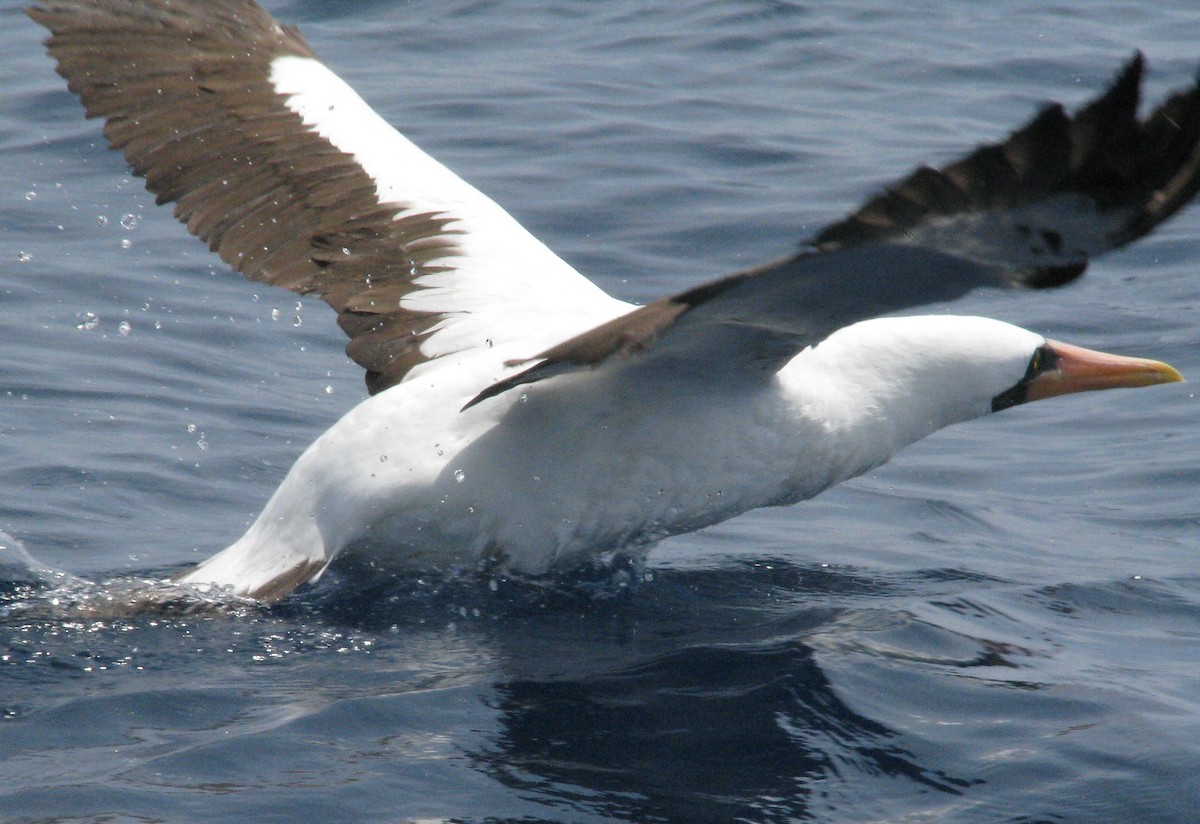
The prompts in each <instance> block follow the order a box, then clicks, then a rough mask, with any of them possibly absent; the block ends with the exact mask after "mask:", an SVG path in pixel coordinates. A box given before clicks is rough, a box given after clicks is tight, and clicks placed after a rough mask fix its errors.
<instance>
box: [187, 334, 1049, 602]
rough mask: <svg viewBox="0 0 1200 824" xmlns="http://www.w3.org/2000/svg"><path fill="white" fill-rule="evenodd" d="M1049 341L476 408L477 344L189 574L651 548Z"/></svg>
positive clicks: (348, 421) (930, 342)
mask: <svg viewBox="0 0 1200 824" xmlns="http://www.w3.org/2000/svg"><path fill="white" fill-rule="evenodd" d="M1044 343H1045V340H1044V339H1043V338H1042V337H1041V336H1039V335H1035V334H1033V333H1031V332H1027V331H1025V330H1023V329H1019V328H1017V327H1015V326H1010V325H1009V324H1005V323H1001V322H1000V321H995V320H989V319H987V318H975V317H959V316H928V317H907V318H892V319H877V320H870V321H864V322H861V323H858V324H855V325H852V326H850V327H846V328H845V329H842V330H840V331H839V332H837V333H835V334H834V335H832V336H830V338H828V339H827V340H825V341H824V342H822V343H821V344H820V345H819V346H816V347H813V348H810V349H806V350H804V351H803V352H801V353H800V354H799V355H797V356H796V357H795V358H793V359H792V360H791V361H790V362H789V363H788V364H787V365H786V366H785V367H784V368H783V369H781V370H780V371H779V372H778V373H776V374H774V375H773V376H771V377H770V378H769V379H768V380H765V381H761V380H745V379H741V380H739V373H733V374H727V375H723V376H721V375H715V376H711V377H707V378H706V377H703V376H697V375H685V376H678V377H677V378H676V379H672V380H665V381H664V380H662V379H661V377H655V378H651V376H647V375H644V374H639V370H638V369H637V368H636V365H634V364H625V365H618V367H617V368H616V369H612V370H603V371H599V372H592V373H584V374H579V375H569V376H564V377H562V378H560V379H558V380H555V381H547V382H544V383H538V384H535V385H533V386H530V387H528V388H526V389H524V391H520V390H514V391H512V392H508V393H505V394H502V395H500V396H498V397H496V398H492V399H490V400H488V401H487V402H485V403H481V404H478V405H476V406H472V407H471V408H469V409H466V410H465V411H461V412H460V410H461V408H462V406H463V405H464V404H465V403H466V402H467V401H469V400H470V399H471V397H472V396H473V395H474V394H475V393H476V392H477V391H478V388H479V386H480V384H481V381H482V376H485V375H488V374H491V373H493V372H494V371H495V370H497V369H500V368H502V361H503V354H502V353H492V352H484V353H478V354H477V355H475V356H474V357H473V358H467V359H463V360H461V361H455V362H453V363H451V364H447V366H446V367H445V368H443V369H439V370H430V371H426V372H425V373H424V375H423V376H421V377H420V378H417V379H414V380H408V381H405V382H403V383H401V384H399V385H397V386H394V387H392V388H391V389H388V390H386V391H384V392H381V393H380V394H378V395H375V396H373V397H371V398H368V399H367V400H365V401H363V402H362V403H361V404H359V405H358V406H357V407H355V408H354V409H352V410H351V411H350V412H349V413H347V414H346V415H345V416H344V417H343V418H342V419H341V420H340V421H338V422H337V423H336V424H334V425H333V426H332V427H331V428H330V429H329V430H328V431H327V432H325V433H324V434H323V435H322V436H321V437H320V438H318V439H317V440H316V441H315V442H314V443H313V444H312V445H311V446H310V447H309V448H308V449H307V450H306V451H305V453H304V454H303V455H302V456H301V457H300V459H299V460H298V461H297V462H296V464H295V466H294V467H293V468H292V470H291V472H290V473H289V474H288V477H287V478H286V479H285V480H284V482H283V483H282V485H281V486H280V487H279V489H278V490H277V491H276V493H275V495H274V496H273V497H272V499H271V501H270V502H269V503H268V504H267V506H266V508H265V509H264V511H263V512H262V514H261V515H260V516H259V518H258V519H257V521H256V522H255V523H254V524H253V526H252V527H251V528H250V530H249V531H248V532H247V533H246V535H245V536H244V537H243V538H242V539H241V540H239V541H238V542H236V543H235V544H233V545H232V546H231V547H229V548H228V549H227V550H225V552H223V553H220V554H218V555H216V556H214V557H213V558H212V559H210V560H208V561H206V562H205V563H204V564H203V565H202V566H201V567H199V568H198V569H197V570H196V571H194V572H192V573H190V574H189V575H188V576H186V577H185V578H184V580H186V581H196V582H204V583H214V582H216V583H223V584H227V585H230V586H234V585H236V586H238V587H240V588H246V589H247V590H248V591H255V590H259V589H262V588H264V587H267V586H268V585H269V584H270V582H271V581H272V580H274V579H275V578H276V577H278V576H280V575H284V574H286V573H287V571H288V570H291V569H294V568H295V567H296V566H297V563H298V561H299V560H300V559H303V561H304V562H305V564H307V565H308V566H310V567H311V568H317V567H319V568H324V566H325V565H326V564H328V563H329V562H330V561H332V560H333V558H334V557H335V556H336V555H337V554H338V553H339V552H340V551H341V550H343V549H344V548H346V547H347V546H352V545H357V548H356V551H357V552H358V553H362V554H365V555H366V556H367V557H368V558H370V559H371V560H372V561H374V562H376V563H377V565H379V566H382V567H385V568H388V569H403V568H410V569H420V570H429V569H443V570H449V569H454V568H462V567H468V568H469V567H474V566H477V565H480V564H487V565H489V566H495V567H498V568H502V569H505V570H511V571H517V572H521V573H528V574H541V573H545V572H547V571H549V570H551V569H552V568H555V567H563V566H569V565H574V564H578V563H582V562H584V561H585V560H586V559H587V558H588V557H590V556H593V555H595V554H597V553H601V552H605V551H622V550H631V551H632V550H638V549H642V548H644V547H646V546H648V545H650V544H652V543H654V542H656V541H658V540H660V539H662V538H665V537H668V536H671V535H676V534H680V533H683V532H690V531H693V530H696V529H699V528H701V527H705V526H708V525H711V524H714V523H719V522H721V521H724V520H727V519H728V518H731V517H733V516H735V515H738V514H740V513H742V512H746V511H748V510H750V509H755V508H758V507H762V506H772V505H784V504H791V503H795V502H796V501H799V500H803V499H806V498H810V497H812V496H813V495H816V494H817V493H819V492H821V491H822V490H824V489H827V488H828V487H830V486H833V485H835V484H837V483H840V482H842V481H844V480H847V479H849V478H852V477H855V476H857V475H859V474H861V473H863V472H866V471H868V470H870V469H872V468H874V467H876V466H879V465H880V464H882V463H884V462H886V461H887V460H888V459H890V458H891V457H892V455H894V454H895V453H896V451H898V450H899V449H901V448H902V447H904V446H906V445H908V444H910V443H913V442H915V441H917V440H919V439H920V438H922V437H925V436H926V435H928V434H930V433H932V432H935V431H937V430H938V429H941V428H943V427H945V426H948V425H950V424H953V423H957V422H959V421H964V420H968V419H970V418H974V417H978V416H980V415H983V414H986V413H987V412H989V411H991V401H992V398H993V397H994V396H995V395H997V394H998V393H999V392H1000V391H1002V390H1003V389H1004V388H1007V387H1008V386H1010V385H1012V384H1013V383H1015V381H1016V380H1017V378H1019V377H1020V376H1021V375H1022V374H1023V373H1024V371H1025V369H1026V366H1027V364H1028V361H1029V358H1030V357H1031V355H1032V353H1033V352H1034V351H1035V350H1036V349H1037V348H1038V347H1039V346H1041V345H1043V344H1044ZM936 353H940V356H937V357H934V355H935V354H936ZM926 355H928V356H926ZM846 364H857V365H858V367H857V368H850V369H847V368H846ZM906 365H907V366H906ZM622 366H623V367H624V368H622ZM914 367H917V368H914ZM722 378H724V379H722ZM951 387H952V388H953V389H954V392H953V397H955V398H957V399H958V402H957V403H954V404H949V403H946V401H945V399H946V398H947V397H949V396H951V393H950V392H949V391H948V390H949V389H950V388H951ZM685 424H686V425H685Z"/></svg>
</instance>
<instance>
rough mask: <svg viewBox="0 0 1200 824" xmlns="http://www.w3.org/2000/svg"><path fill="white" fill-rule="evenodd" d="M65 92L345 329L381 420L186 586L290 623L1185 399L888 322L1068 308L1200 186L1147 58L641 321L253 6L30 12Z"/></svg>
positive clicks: (113, 6)
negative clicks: (1044, 424)
mask: <svg viewBox="0 0 1200 824" xmlns="http://www.w3.org/2000/svg"><path fill="white" fill-rule="evenodd" d="M29 13H30V15H31V16H32V17H33V18H34V19H35V20H36V21H37V22H39V23H41V24H42V25H44V26H45V27H46V28H48V29H49V30H50V33H51V34H50V37H49V38H48V40H47V41H46V43H47V47H48V49H49V51H50V53H51V55H52V56H53V57H54V58H55V59H56V60H57V61H58V71H59V73H60V74H62V75H63V76H64V77H65V78H66V79H67V81H68V85H69V87H70V89H71V90H72V91H74V92H75V93H76V94H78V95H79V97H80V98H81V99H82V101H83V103H84V106H85V107H86V110H87V115H88V116H89V117H102V118H104V120H105V127H104V133H105V135H106V137H107V138H108V140H109V142H110V144H111V145H112V146H113V147H114V148H116V149H119V150H121V151H122V152H124V155H125V157H126V159H127V161H128V163H129V164H130V166H131V167H132V169H133V171H134V172H135V173H136V174H138V175H141V176H143V177H145V179H146V186H147V188H148V189H149V190H150V191H151V192H153V193H155V194H156V195H157V198H158V202H159V203H166V202H173V203H174V204H175V214H176V216H177V217H178V218H179V219H180V220H182V221H184V222H185V223H186V224H187V226H188V229H189V230H191V231H192V232H193V233H194V234H196V235H198V236H200V237H201V238H203V239H204V240H206V241H207V242H208V243H209V245H210V247H211V248H212V249H213V250H215V251H216V252H217V253H218V254H219V255H220V256H221V258H222V259H223V260H224V261H225V262H226V263H228V264H229V265H230V266H232V267H233V268H234V269H236V270H238V271H240V272H242V273H243V274H244V275H246V276H247V277H249V278H252V279H254V280H258V281H262V282H265V283H270V284H274V285H277V286H281V287H285V288H287V289H291V290H294V291H296V292H298V293H316V294H318V295H320V296H321V297H322V298H323V299H324V300H325V302H326V303H328V304H329V305H330V306H332V307H333V309H334V310H335V311H336V312H337V316H338V323H339V325H340V326H341V327H342V329H343V331H345V333H346V334H347V335H348V336H349V338H350V342H349V344H348V345H347V353H348V354H349V356H350V357H351V358H352V359H353V360H355V361H356V362H357V363H359V364H360V365H361V366H363V367H364V368H365V369H366V373H367V378H366V380H367V387H368V389H369V391H370V397H368V398H367V399H366V400H365V401H363V402H362V403H361V404H359V405H358V406H356V407H354V408H353V409H351V410H350V411H349V412H348V413H346V415H345V416H344V417H343V418H342V419H341V420H340V421H338V422H337V423H336V424H334V425H333V426H332V427H331V428H330V429H329V430H328V431H327V432H326V433H325V434H323V435H322V436H321V437H320V438H318V439H317V441H316V442H315V443H313V444H312V446H310V447H309V448H308V449H307V451H305V452H304V453H303V454H302V455H301V456H300V458H299V459H298V460H297V461H296V463H295V465H294V466H293V468H292V469H291V471H290V472H289V474H288V475H287V477H286V479H285V480H284V481H283V483H282V485H281V486H280V487H279V489H278V491H277V492H276V493H275V495H274V496H273V497H272V498H271V499H270V501H269V502H268V503H267V505H266V508H265V509H264V511H263V512H262V514H261V515H260V516H259V518H258V519H257V520H256V521H255V522H254V523H253V525H252V526H251V527H250V529H249V530H248V531H247V532H246V534H245V536H244V537H242V538H241V539H240V540H238V541H237V542H235V543H234V544H232V545H231V546H229V547H228V548H226V549H225V550H223V551H221V552H219V553H218V554H216V555H214V556H213V557H211V558H209V559H208V560H206V561H204V562H202V563H201V564H199V565H198V566H197V567H195V568H194V569H192V570H190V571H188V572H186V573H185V574H182V575H181V576H180V580H182V581H184V582H187V583H190V584H196V585H212V586H214V587H225V588H228V589H229V590H231V591H232V592H234V593H236V594H239V595H244V596H248V597H252V598H258V599H263V600H267V601H270V600H274V599H278V598H280V597H282V596H284V595H286V594H287V593H289V592H290V591H292V590H293V589H294V588H295V587H296V586H298V585H300V584H302V583H304V582H307V581H312V580H315V579H316V578H317V577H318V576H320V575H321V573H322V572H323V570H324V569H325V568H326V567H327V566H328V564H329V563H330V562H331V561H332V560H333V559H334V558H335V557H336V556H337V555H338V554H339V552H342V551H343V550H344V549H347V548H348V547H353V548H354V551H362V552H370V553H374V554H373V555H372V556H371V557H373V558H374V559H375V560H376V562H377V563H379V564H382V565H392V566H395V567H403V566H418V567H425V568H446V567H452V566H455V565H463V564H465V565H472V564H497V565H500V566H502V567H503V568H506V569H510V570H513V571H519V572H528V573H542V572H545V571H547V570H550V569H553V568H556V567H561V566H562V565H564V564H571V563H575V562H578V561H580V560H582V559H584V558H586V557H588V556H589V555H591V554H595V553H601V552H605V551H611V550H620V549H623V548H626V549H627V548H636V547H644V546H647V545H649V544H652V543H653V542H655V541H657V540H659V539H661V538H664V537H667V536H670V535H673V534H678V533H681V532H686V531H690V530H695V529H698V528H700V527H704V526H706V525H709V524H713V523H716V522H719V521H722V520H725V519H727V518H730V517H732V516H734V515H737V514H739V513H741V512H745V511H747V510H749V509H752V508H755V507H760V506H767V505H777V504H786V503H791V502H794V501H798V500H801V499H803V498H807V497H810V496H812V495H815V494H817V493H818V492H820V491H821V490H823V489H825V488H826V487H828V486H830V485H832V484H836V483H839V482H841V481H844V480H846V479H848V478H851V477H854V476H855V475H858V474H860V473H862V472H865V471H867V470H868V469H871V468H873V467H876V466H878V465H880V464H882V463H883V462H885V461H887V460H888V459H889V458H890V457H891V456H892V455H893V454H894V453H895V452H896V451H897V450H899V449H900V448H902V447H903V446H905V445H907V444H909V443H912V442H914V441H916V440H918V439H920V438H922V437H924V436H926V435H928V434H930V433H932V432H934V431H935V430H937V429H939V428H941V427H944V426H947V425H949V424H952V423H955V422H958V421H964V420H967V419H969V418H974V417H977V416H980V415H984V414H986V413H988V412H991V411H996V410H999V409H1003V408H1007V407H1010V406H1014V405H1017V404H1020V403H1023V402H1025V401H1030V400H1037V399H1040V398H1044V397H1050V396H1054V395H1061V394H1067V393H1071V392H1078V391H1083V390H1092V389H1104V388H1112V387H1133V386H1146V385H1151V384H1156V383H1163V382H1169V381H1176V380H1179V379H1180V376H1179V374H1178V373H1177V372H1176V371H1175V370H1174V369H1172V368H1171V367H1169V366H1167V365H1165V364H1162V363H1159V362H1156V361H1150V360H1142V359H1136V358H1127V357H1119V356H1114V355H1105V354H1102V353H1097V352H1091V351H1088V350H1085V349H1080V348H1078V347H1073V346H1069V345H1066V344H1062V343H1058V342H1055V341H1051V340H1047V339H1045V338H1043V337H1042V336H1040V335H1038V334H1035V333H1033V332H1029V331H1025V330H1022V329H1019V328H1017V327H1015V326H1011V325H1008V324H1006V323H1002V322H1000V321H996V320H989V319H985V318H974V317H956V316H925V317H912V316H908V317H881V316H884V315H888V314H893V313H897V312H902V311H906V310H911V309H913V308H914V307H918V306H921V305H923V304H927V303H931V302H936V301H947V300H951V299H954V298H956V297H959V296H961V295H963V294H965V293H967V292H968V291H971V290H973V289H975V288H978V287H1030V288H1042V287H1049V286H1057V285H1060V284H1062V283H1066V282H1068V281H1071V280H1073V279H1074V278H1076V277H1078V276H1079V275H1080V274H1081V273H1082V272H1083V270H1084V268H1085V267H1086V265H1087V263H1088V261H1089V260H1090V259H1091V258H1092V257H1094V256H1097V255H1100V254H1103V253H1104V252H1106V251H1108V250H1110V249H1115V248H1117V247H1120V246H1123V245H1124V244H1127V243H1129V242H1131V241H1133V240H1135V239H1137V238H1139V237H1141V236H1142V235H1144V234H1145V233H1146V232H1148V231H1150V230H1151V229H1152V228H1154V227H1155V226H1156V225H1157V224H1159V223H1160V222H1161V221H1163V220H1165V219H1166V218H1168V217H1170V216H1171V215H1172V214H1174V213H1175V212H1176V211H1177V210H1178V209H1179V208H1180V207H1182V206H1183V205H1184V204H1185V203H1187V202H1188V200H1189V199H1190V198H1191V197H1192V196H1193V195H1194V194H1195V192H1196V190H1197V188H1198V187H1200V88H1198V87H1197V86H1196V85H1193V86H1191V87H1190V88H1188V89H1186V90H1184V91H1181V92H1179V93H1177V94H1175V95H1174V96H1172V97H1170V98H1169V99H1167V100H1166V101H1165V102H1164V103H1163V104H1162V105H1161V106H1159V107H1158V108H1157V109H1156V110H1154V111H1153V112H1152V113H1151V114H1150V115H1149V116H1147V117H1146V118H1145V119H1141V120H1140V119H1139V118H1138V115H1137V107H1138V98H1139V94H1140V86H1141V76H1142V72H1143V60H1142V57H1141V55H1140V54H1139V55H1137V56H1135V57H1134V58H1133V59H1132V60H1131V61H1130V62H1129V63H1128V64H1127V65H1126V66H1125V68H1124V69H1123V70H1122V71H1121V72H1120V73H1119V75H1118V76H1117V77H1116V79H1115V81H1114V82H1113V84H1112V85H1111V86H1110V88H1109V89H1108V90H1107V91H1105V92H1104V93H1103V94H1101V95H1100V96H1098V97H1097V98H1095V99H1094V100H1092V101H1091V102H1089V103H1087V104H1086V105H1085V106H1084V107H1082V108H1081V109H1080V110H1078V111H1077V112H1075V113H1074V114H1073V115H1070V114H1067V113H1066V112H1065V111H1064V109H1063V108H1062V107H1061V106H1059V105H1050V106H1047V107H1046V108H1045V109H1043V110H1042V111H1041V113H1040V114H1038V115H1037V116H1036V117H1035V118H1033V120H1032V121H1030V122H1029V123H1028V124H1027V125H1025V126H1024V127H1022V128H1021V129H1019V130H1017V131H1015V132H1013V133H1012V134H1011V135H1010V136H1009V137H1008V138H1007V139H1005V140H1004V141H1002V142H999V143H997V144H994V145H987V146H983V147H980V148H978V149H976V150H975V151H973V152H971V153H969V154H967V155H965V156H964V157H962V158H961V159H959V160H957V161H956V162H954V163H951V164H949V165H947V166H945V167H943V168H940V169H937V168H932V167H928V166H924V167H921V168H918V169H917V170H916V171H914V172H913V173H912V174H910V175H909V176H908V177H906V178H904V179H903V180H900V181H899V182H898V183H896V184H894V185H893V186H891V187H890V188H888V189H886V190H885V191H884V192H883V193H882V194H879V195H878V196H876V197H874V198H872V199H870V200H869V201H868V202H867V203H866V204H865V205H864V206H863V207H862V208H860V209H859V210H858V211H856V212H854V213H853V214H851V215H850V216H848V217H846V218H844V219H842V220H840V221H838V222H836V223H833V224H831V225H829V226H827V227H826V228H824V229H823V230H822V231H820V232H819V233H818V234H817V235H816V236H815V238H814V239H813V240H812V241H811V242H810V243H809V244H807V245H806V246H805V247H804V248H803V249H802V250H801V251H799V252H798V253H797V254H795V255H793V256H791V257H788V258H786V259H783V260H779V261H775V262H772V263H767V264H765V265H762V266H759V267H757V268H753V269H749V270H746V271H742V272H738V273H736V274H733V275H729V276H727V277H724V278H721V279H718V280H715V281H711V282H709V283H705V284H703V285H700V286H697V287H695V288H692V289H689V290H687V291H685V292H683V293H681V294H677V295H673V296H671V297H668V298H664V299H662V300H659V301H656V302H654V303H650V304H648V305H645V306H641V307H637V306H633V305H631V304H629V303H625V302H623V301H620V300H617V299H615V298H612V297H610V296H609V295H607V294H605V293H604V292H603V291H601V290H600V289H599V288H598V287H596V286H595V285H593V284H592V283H591V282H590V281H588V280H587V279H585V278H584V277H582V276H581V275H579V274H578V273H577V272H576V271H574V270H573V269H572V268H571V267H570V266H568V265H567V264H566V263H565V262H563V261H562V260H561V259H560V258H558V257H557V256H556V255H554V253H552V252H551V251H550V250H549V249H547V248H546V247H545V246H543V245H542V244H541V243H539V242H538V241H537V240H536V239H535V238H534V237H533V236H531V235H530V234H529V233H528V232H527V231H526V230H525V229H523V228H522V227H521V226H520V225H519V224H518V223H517V222H516V221H515V220H514V219H513V218H512V217H511V216H510V215H509V214H508V213H506V212H505V211H504V210H503V209H501V208H500V207H499V206H497V205H496V204H495V203H493V202H492V201H491V200H489V199H488V198H487V197H485V196H484V195H483V194H481V193H480V192H479V191H477V190H476V189H474V188H472V187H471V186H469V185H468V184H466V183H465V182H464V181H462V180H461V179H460V178H458V177H457V176H456V175H454V174H453V173H452V172H451V171H449V170H448V169H447V168H445V167H444V166H442V165H440V164H439V163H437V162H436V161H435V160H433V159H432V158H431V157H429V156H428V155H426V154H425V153H423V152H422V151H421V150H420V149H418V148H417V147H416V146H414V145H413V144H412V143H411V142H409V141H408V140H407V139H406V138H405V137H403V136H402V135H401V134H399V133H398V132H396V131H395V130H393V129H392V128H391V127H390V126H389V125H387V123H385V122H384V121H383V120H382V119H381V118H380V117H379V116H378V115H377V114H375V112H373V111H372V110H371V109H370V108H369V107H368V106H367V104H366V103H364V102H363V100H362V99H361V98H359V97H358V96H357V95H356V94H355V93H354V92H353V90H352V89H351V88H350V87H349V86H347V85H346V84H345V83H344V82H343V81H342V80H341V79H339V78H338V77H337V76H336V75H335V74H334V73H333V72H331V71H330V70H329V69H328V68H327V67H326V66H325V65H324V64H323V63H322V62H321V61H320V60H318V59H317V57H316V55H315V54H314V52H313V51H312V49H311V48H310V47H309V45H308V44H307V42H306V41H305V40H304V38H303V37H302V36H301V35H300V33H299V32H298V31H297V30H296V29H295V28H292V27H289V26H284V25H281V24H280V23H278V22H277V21H276V20H274V19H273V18H272V17H271V16H270V15H269V14H267V13H266V12H265V11H263V10H262V9H261V8H260V7H259V6H258V5H256V4H255V3H254V2H253V0H44V2H41V3H40V4H38V5H37V6H35V7H33V8H31V9H30V11H29Z"/></svg>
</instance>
